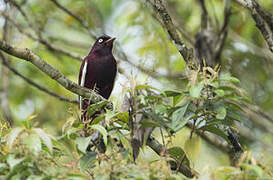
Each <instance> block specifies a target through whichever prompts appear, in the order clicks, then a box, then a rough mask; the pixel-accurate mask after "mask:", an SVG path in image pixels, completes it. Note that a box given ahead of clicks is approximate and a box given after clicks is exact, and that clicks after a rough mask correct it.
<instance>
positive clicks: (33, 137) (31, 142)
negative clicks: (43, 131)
mask: <svg viewBox="0 0 273 180" xmlns="http://www.w3.org/2000/svg"><path fill="white" fill-rule="evenodd" d="M23 142H24V144H26V146H27V147H28V148H29V149H30V150H31V151H32V152H33V153H34V154H35V155H38V153H39V152H40V151H41V150H42V143H41V140H40V137H39V136H38V135H37V134H30V135H29V136H28V137H26V138H25V139H23Z"/></svg>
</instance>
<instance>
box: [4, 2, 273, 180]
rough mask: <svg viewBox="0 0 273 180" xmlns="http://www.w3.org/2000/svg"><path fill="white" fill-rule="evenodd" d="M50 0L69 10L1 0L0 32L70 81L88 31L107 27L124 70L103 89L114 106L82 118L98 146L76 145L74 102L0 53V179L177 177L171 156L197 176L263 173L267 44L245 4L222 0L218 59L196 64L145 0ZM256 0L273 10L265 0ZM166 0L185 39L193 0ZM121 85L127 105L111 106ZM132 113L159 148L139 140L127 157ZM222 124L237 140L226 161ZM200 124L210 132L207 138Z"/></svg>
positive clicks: (269, 84) (268, 161)
mask: <svg viewBox="0 0 273 180" xmlns="http://www.w3.org/2000/svg"><path fill="white" fill-rule="evenodd" d="M7 2H9V1H7ZM57 2H58V3H60V4H61V6H63V7H65V8H67V9H68V10H69V11H70V12H72V13H73V15H75V16H76V17H80V20H79V19H78V20H77V19H76V18H75V17H73V15H72V16H71V14H70V15H69V14H68V13H66V12H64V11H63V10H62V9H61V8H60V7H58V6H57V5H56V3H54V0H51V1H44V0H27V1H25V0H16V1H10V2H9V5H7V3H6V2H4V1H0V13H1V16H0V26H1V29H0V32H1V35H0V36H1V39H5V38H6V39H5V40H6V41H7V42H9V43H10V44H13V45H15V46H16V47H22V48H25V47H27V48H29V49H31V50H32V51H33V52H35V54H37V55H38V56H40V57H41V58H42V59H43V60H45V61H46V62H47V63H49V64H51V65H52V66H53V67H55V68H57V69H58V70H60V71H61V72H62V73H63V74H64V75H65V76H66V77H67V78H69V79H71V80H73V81H77V76H78V72H79V67H80V63H81V62H80V58H79V57H84V56H86V55H87V54H88V52H89V50H90V48H91V46H92V43H93V42H94V40H95V39H94V37H93V35H96V36H98V35H100V34H102V33H106V34H108V35H110V36H115V37H116V38H117V42H116V44H115V47H114V55H115V57H116V59H117V61H118V62H119V67H120V68H122V70H123V71H120V72H122V73H119V74H118V77H117V79H116V83H115V88H114V91H113V93H112V96H111V98H110V100H111V101H112V102H113V103H114V107H115V108H114V110H111V111H110V110H107V112H106V113H105V114H104V115H103V117H102V118H104V119H106V124H107V128H104V127H102V126H100V125H98V124H92V125H91V127H90V128H93V129H96V130H99V131H100V133H101V134H102V135H103V138H104V142H105V143H106V141H107V152H106V154H101V153H96V152H86V148H87V146H88V142H89V141H90V138H89V137H81V136H80V135H79V133H78V132H79V131H80V130H81V129H82V128H83V124H81V123H80V122H79V114H80V113H79V110H78V106H77V105H76V104H72V103H68V102H64V101H60V100H59V99H56V98H54V97H52V96H49V95H48V94H47V93H44V92H42V91H40V90H38V89H37V88H35V87H33V86H31V85H29V84H28V83H26V81H24V80H23V79H22V78H20V77H19V76H17V75H15V74H13V73H12V72H10V71H7V70H6V69H5V68H4V67H5V66H4V65H3V64H1V102H3V98H2V95H4V96H5V93H6V96H7V98H8V102H9V109H10V113H11V117H12V119H13V121H14V127H12V128H10V127H9V125H8V123H7V120H6V118H7V116H6V111H5V108H3V106H2V109H1V111H0V119H1V125H0V134H1V145H0V150H1V153H0V177H1V178H2V177H3V178H6V179H10V178H13V179H19V178H20V177H23V178H29V179H39V178H40V179H43V178H45V179H46V178H47V179H53V178H56V179H64V178H65V179H88V178H90V177H91V178H96V179H109V178H110V179H111V178H112V179H118V178H120V179H122V178H123V179H136V178H139V179H148V178H150V179H153V178H154V179H161V178H163V177H164V178H165V179H171V178H173V179H181V178H186V177H185V176H184V175H183V174H181V173H177V171H178V170H177V169H175V170H174V171H172V170H171V169H170V168H169V165H170V164H171V163H170V161H175V162H180V161H181V162H182V164H184V165H185V166H186V167H190V168H192V169H194V170H195V171H197V172H198V173H199V178H200V179H257V178H264V179H270V178H272V174H273V166H272V164H273V156H272V153H273V152H272V149H273V148H272V141H273V136H272V134H273V131H272V129H273V125H272V115H273V108H272V107H273V78H272V77H273V74H272V73H273V71H272V67H273V64H272V62H273V53H272V52H270V50H269V49H268V48H267V45H266V43H265V40H264V38H263V36H262V35H261V33H260V31H259V30H258V29H257V28H256V27H255V22H254V21H253V19H252V17H251V14H250V13H249V12H248V11H247V10H246V9H244V8H243V7H242V6H239V5H238V4H237V3H235V2H234V1H232V2H231V9H232V15H231V17H230V22H229V24H228V35H227V39H226V41H225V44H224V48H223V51H222V56H221V68H220V70H219V69H217V68H215V69H213V68H210V69H209V72H210V73H206V72H204V73H203V72H201V71H198V70H196V69H195V70H189V69H188V68H187V65H186V63H185V61H184V60H183V58H182V57H181V55H180V54H179V53H178V51H177V49H176V47H175V46H174V45H173V43H172V41H171V40H170V38H169V36H168V34H167V33H166V30H165V29H164V28H162V25H161V24H160V22H159V21H158V19H157V18H156V16H155V14H154V12H153V10H152V8H151V7H150V6H149V4H148V3H147V2H146V1H142V0H129V1H128V0H94V1H87V0H86V1H79V0H66V1H57ZM205 2H206V7H207V11H208V14H209V15H210V17H211V22H210V23H211V24H212V27H213V31H215V32H217V30H219V29H220V28H221V25H222V23H223V22H224V17H225V14H224V7H225V6H224V1H219V0H211V1H205ZM258 2H259V3H260V4H261V5H262V6H263V7H264V8H265V9H266V10H268V11H269V12H270V13H271V14H272V13H273V1H271V0H263V1H258ZM16 4H18V5H19V8H18V7H16ZM165 5H166V7H167V10H168V12H169V14H170V16H171V17H172V19H173V22H174V24H175V25H176V26H177V28H178V32H179V33H180V35H181V37H182V39H183V40H184V42H185V43H186V45H187V46H189V47H193V46H194V40H195V38H196V34H197V33H198V32H200V26H201V23H202V18H201V17H202V8H201V6H200V3H199V1H197V0H196V1H192V0H184V1H179V0H167V1H165ZM7 19H8V20H7ZM7 22H8V23H7ZM5 26H6V28H4V27H5ZM5 33H6V34H5ZM59 49H61V50H65V52H62V51H60V50H59ZM121 51H123V52H126V55H127V58H125V57H124V56H123V55H122V53H120V52H121ZM66 52H68V53H66ZM69 53H70V54H69ZM5 57H6V59H7V60H8V61H10V65H11V66H12V67H13V68H15V69H16V70H17V71H18V72H20V73H21V74H23V75H24V76H26V77H28V78H29V79H31V80H33V81H34V82H36V83H38V84H40V85H42V86H45V87H46V88H48V89H50V90H51V91H53V92H55V93H57V94H59V95H62V96H65V97H69V98H72V99H77V96H75V95H74V94H72V93H71V92H69V91H67V90H65V89H64V88H63V87H61V86H59V85H58V84H57V83H55V82H54V81H53V80H52V79H50V78H49V77H47V76H46V75H45V74H43V73H41V72H40V71H39V70H38V69H37V68H35V67H34V66H33V65H31V64H30V63H26V62H23V61H19V60H17V59H16V58H15V57H12V56H7V55H5ZM7 84H8V87H7ZM6 87H7V88H6ZM126 93H127V94H128V93H129V94H130V97H131V98H133V99H134V100H135V101H134V102H135V104H133V106H134V107H135V110H134V113H133V114H129V113H128V112H125V111H124V110H122V104H123V102H124V95H125V94H126ZM97 106H99V105H95V106H93V107H91V109H90V111H92V108H97ZM137 114H141V115H144V116H145V117H147V118H144V119H142V120H141V121H140V126H141V128H144V127H145V128H151V127H155V130H154V132H153V133H152V136H153V137H155V138H156V139H157V140H158V141H159V142H160V143H161V144H162V145H163V147H164V148H165V150H164V152H165V153H163V154H162V152H160V153H159V155H161V156H158V154H156V153H155V152H154V151H153V150H152V149H151V148H150V147H151V146H150V145H149V146H150V147H148V146H145V147H144V148H143V149H142V150H140V155H139V157H138V159H137V160H136V164H135V163H134V161H133V158H132V154H134V146H133V148H132V147H131V142H132V139H133V138H134V136H132V135H131V134H130V128H131V127H130V118H136V115H137ZM270 119H271V121H270ZM98 121H99V120H98ZM98 121H97V122H98ZM227 127H232V128H233V129H234V130H235V131H237V132H238V134H239V140H240V142H241V145H242V146H243V149H244V153H242V156H241V158H239V160H238V162H237V164H236V165H235V166H231V162H232V159H230V158H229V156H230V152H229V149H228V147H229V146H228V137H227V133H226V132H227V131H226V128H227ZM204 131H205V132H206V133H207V134H209V135H211V137H213V138H215V139H216V140H215V141H214V140H213V141H209V140H207V139H206V138H205V136H203V135H202V134H203V133H204ZM208 132H209V133H208ZM116 140H118V141H119V142H121V143H122V144H123V147H122V148H120V146H119V144H118V143H117V142H116ZM217 142H221V143H220V145H219V144H217ZM146 143H147V142H146ZM147 145H148V143H147Z"/></svg>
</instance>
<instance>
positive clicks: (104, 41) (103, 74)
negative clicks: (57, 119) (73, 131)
mask: <svg viewBox="0 0 273 180" xmlns="http://www.w3.org/2000/svg"><path fill="white" fill-rule="evenodd" d="M115 39H116V38H115V37H110V36H108V35H102V36H100V37H98V38H97V39H96V41H95V43H94V44H93V46H92V48H91V50H90V52H89V54H88V55H87V56H86V57H85V58H84V60H83V61H82V64H81V67H80V72H79V79H78V83H79V85H80V86H82V87H85V88H88V89H91V90H94V91H95V92H97V93H98V94H99V95H101V96H102V97H103V98H105V99H108V98H109V97H110V95H111V92H112V90H113V87H114V82H115V78H116V74H117V63H116V60H115V57H114V56H113V53H112V49H113V44H114V40H115ZM79 99H80V109H81V112H82V116H81V120H82V121H83V122H86V121H88V120H89V119H91V122H92V119H94V115H92V117H88V115H87V108H88V106H89V105H90V104H91V103H90V102H89V100H88V99H83V98H82V97H81V96H80V97H79ZM95 115H96V114H95Z"/></svg>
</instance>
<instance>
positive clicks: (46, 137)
mask: <svg viewBox="0 0 273 180" xmlns="http://www.w3.org/2000/svg"><path fill="white" fill-rule="evenodd" d="M33 131H34V132H36V134H38V135H39V136H40V138H41V139H42V140H43V143H44V144H45V145H46V147H47V148H48V149H49V152H50V153H52V151H53V148H52V141H51V139H55V138H54V137H53V136H51V135H49V134H47V133H46V132H45V131H44V130H43V129H41V128H35V129H33Z"/></svg>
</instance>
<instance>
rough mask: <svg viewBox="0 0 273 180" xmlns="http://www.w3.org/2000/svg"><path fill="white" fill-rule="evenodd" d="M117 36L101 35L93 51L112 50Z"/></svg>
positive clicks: (106, 51) (103, 51) (105, 51)
mask: <svg viewBox="0 0 273 180" xmlns="http://www.w3.org/2000/svg"><path fill="white" fill-rule="evenodd" d="M115 39H116V38H114V37H110V36H107V35H102V36H100V37H99V38H98V39H97V40H96V42H95V43H94V45H93V47H92V49H91V53H99V54H100V53H108V52H112V49H113V42H114V40H115Z"/></svg>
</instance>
